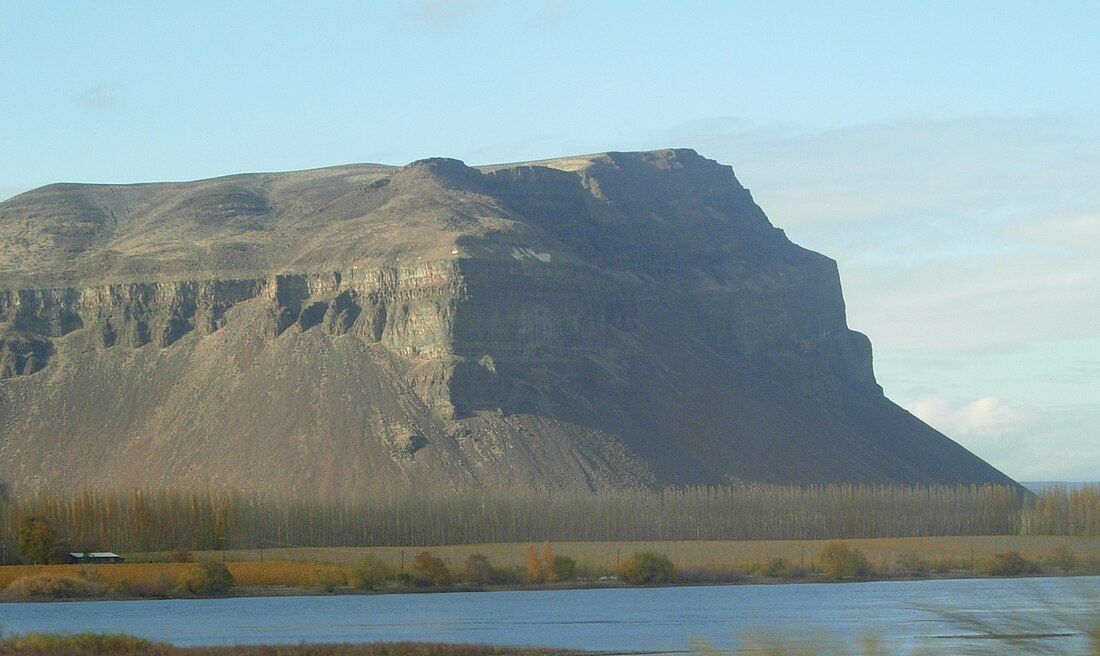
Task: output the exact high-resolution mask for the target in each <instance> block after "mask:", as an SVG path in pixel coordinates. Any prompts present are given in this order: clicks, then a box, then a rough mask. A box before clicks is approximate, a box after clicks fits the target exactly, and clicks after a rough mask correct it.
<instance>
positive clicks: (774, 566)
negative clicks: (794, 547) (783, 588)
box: [764, 557, 791, 579]
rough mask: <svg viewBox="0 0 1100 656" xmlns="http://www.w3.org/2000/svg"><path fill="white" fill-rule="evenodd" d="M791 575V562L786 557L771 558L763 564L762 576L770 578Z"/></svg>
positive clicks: (783, 577) (782, 577) (781, 577)
mask: <svg viewBox="0 0 1100 656" xmlns="http://www.w3.org/2000/svg"><path fill="white" fill-rule="evenodd" d="M790 575H791V564H790V563H789V562H788V561H787V559H786V558H778V557H776V558H772V559H771V560H769V561H768V564H767V565H765V566H764V576H766V577H768V578H772V579H785V578H787V577H789V576H790Z"/></svg>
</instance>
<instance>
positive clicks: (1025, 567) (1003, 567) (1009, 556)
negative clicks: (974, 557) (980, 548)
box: [979, 551, 1039, 576]
mask: <svg viewBox="0 0 1100 656" xmlns="http://www.w3.org/2000/svg"><path fill="white" fill-rule="evenodd" d="M979 569H980V570H981V572H983V573H984V574H989V575H990V576H1021V575H1023V574H1035V573H1037V572H1038V571H1039V564H1038V563H1036V562H1034V561H1031V560H1028V559H1027V558H1024V557H1023V556H1021V555H1020V552H1018V551H1006V552H1004V553H999V554H996V555H994V556H993V558H991V559H990V560H987V561H985V562H984V563H982V566H981V567H980V568H979Z"/></svg>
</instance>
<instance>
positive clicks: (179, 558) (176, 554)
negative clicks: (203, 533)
mask: <svg viewBox="0 0 1100 656" xmlns="http://www.w3.org/2000/svg"><path fill="white" fill-rule="evenodd" d="M168 562H170V563H192V562H195V559H194V558H193V557H192V556H191V552H190V551H188V550H187V549H184V548H182V547H181V548H179V549H176V550H175V551H173V552H172V553H170V554H168Z"/></svg>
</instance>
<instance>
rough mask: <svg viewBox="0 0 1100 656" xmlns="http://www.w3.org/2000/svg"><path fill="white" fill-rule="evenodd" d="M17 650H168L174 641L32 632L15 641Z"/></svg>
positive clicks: (54, 652) (95, 652) (114, 635)
mask: <svg viewBox="0 0 1100 656" xmlns="http://www.w3.org/2000/svg"><path fill="white" fill-rule="evenodd" d="M11 644H12V646H13V647H14V648H15V650H16V651H26V652H31V653H45V654H71V653H78V654H118V653H143V652H148V651H153V650H157V651H161V650H164V651H167V650H168V649H170V645H169V644H168V643H165V642H153V641H151V640H146V639H144V638H135V637H134V636H131V635H126V634H125V633H73V634H58V633H28V634H26V635H23V636H18V637H16V638H14V639H13V640H12V641H11Z"/></svg>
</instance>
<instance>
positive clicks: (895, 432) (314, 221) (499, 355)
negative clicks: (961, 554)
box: [0, 150, 1012, 494]
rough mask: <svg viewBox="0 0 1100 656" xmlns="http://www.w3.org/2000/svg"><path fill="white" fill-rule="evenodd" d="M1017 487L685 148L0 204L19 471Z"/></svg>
mask: <svg viewBox="0 0 1100 656" xmlns="http://www.w3.org/2000/svg"><path fill="white" fill-rule="evenodd" d="M742 482H744V483H755V482H760V483H782V484H814V483H837V482H854V483H870V484H878V483H883V484H886V483H900V484H932V483H949V484H955V483H986V482H988V483H1003V484H1011V483H1012V481H1011V480H1010V479H1008V478H1007V477H1006V476H1004V475H1003V474H1001V473H1000V472H998V471H997V470H995V469H993V468H992V467H990V466H989V465H988V464H986V463H985V462H983V461H981V460H980V459H978V458H977V457H976V456H974V455H972V454H971V453H969V452H968V451H966V450H965V449H963V448H962V447H961V446H959V445H958V444H956V443H955V442H953V441H952V440H950V439H948V438H947V437H946V436H944V435H942V434H940V433H938V432H937V431H935V430H933V429H932V428H930V427H929V426H927V425H925V424H924V423H922V422H921V421H920V420H918V419H917V418H915V417H913V416H912V415H910V414H909V413H908V412H906V411H905V410H903V409H901V408H899V407H898V406H897V405H895V404H894V403H892V402H891V401H890V400H889V399H887V398H886V397H885V396H884V395H883V392H882V389H881V388H880V387H879V386H878V384H877V383H876V381H875V378H874V373H873V371H872V362H871V345H870V342H869V341H868V339H867V338H866V337H865V336H864V335H862V334H860V333H858V332H854V331H852V330H850V329H849V328H848V327H847V324H846V320H845V313H844V302H843V299H842V296H841V288H840V279H839V276H838V273H837V267H836V264H835V262H833V261H832V260H830V259H829V258H827V257H825V256H823V255H820V254H818V253H814V252H812V251H809V250H806V249H803V248H801V247H799V246H797V245H795V244H793V243H792V242H791V241H790V240H788V239H787V237H786V236H785V235H784V233H783V232H782V231H781V230H779V229H777V228H775V227H774V226H772V225H771V223H770V222H769V221H768V218H767V217H766V216H765V215H764V213H763V211H762V210H761V209H760V208H759V207H758V206H757V205H756V204H755V203H754V202H753V199H752V197H751V196H750V194H749V192H748V190H746V189H745V188H744V187H742V186H741V185H740V183H738V181H737V179H736V178H735V176H734V174H733V171H732V169H731V168H730V167H728V166H724V165H720V164H718V163H716V162H714V161H711V160H708V159H705V158H703V157H701V156H700V155H698V154H696V153H695V152H694V151H691V150H661V151H653V152H641V153H603V154H596V155H587V156H578V157H568V158H561V159H554V160H547V161H541V162H527V163H521V164H506V165H495V166H482V167H469V166H467V165H465V164H463V163H462V162H459V161H456V160H451V159H428V160H422V161H418V162H414V163H412V164H409V165H408V166H404V167H393V166H383V165H375V164H363V165H349V166H339V167H333V168H324V169H317V170H310V171H300V172H291V173H258V174H245V175H235V176H230V177H224V178H217V179H211V180H203V181H198V182H187V183H163V184H134V185H88V184H54V185H49V186H46V187H42V188H40V189H36V190H34V191H30V192H27V193H24V194H21V195H19V196H16V197H14V198H11V199H9V200H7V201H5V202H3V203H0V483H3V484H5V485H8V486H10V487H12V488H13V489H28V490H29V489H34V488H39V487H45V488H49V489H51V490H78V489H84V488H123V487H126V488H128V487H134V486H140V487H144V486H162V485H163V486H174V487H210V486H218V487H243V488H250V489H260V490H270V491H273V492H285V493H288V494H302V493H307V492H308V493H328V494H336V493H340V494H349V493H356V492H360V491H362V492H364V493H366V492H377V491H381V490H392V489H397V488H418V489H434V490H446V489H454V488H458V487H464V486H484V487H492V488H510V487H515V486H522V487H534V488H539V489H558V488H572V487H584V488H589V489H595V490H602V489H612V488H622V487H636V486H659V485H685V484H726V483H742Z"/></svg>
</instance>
